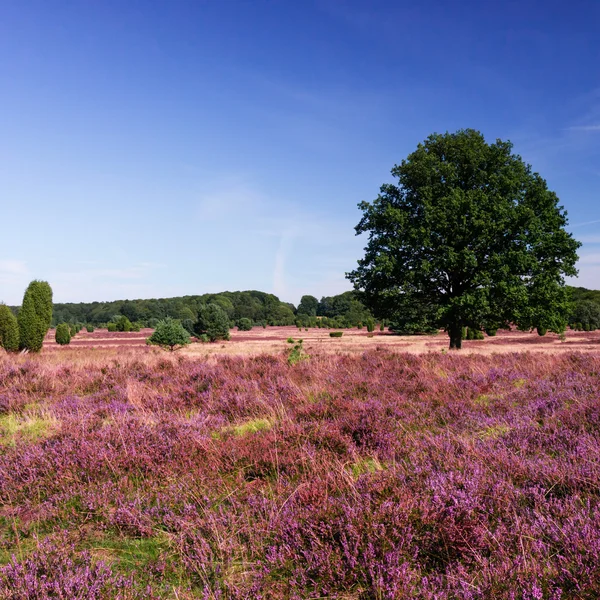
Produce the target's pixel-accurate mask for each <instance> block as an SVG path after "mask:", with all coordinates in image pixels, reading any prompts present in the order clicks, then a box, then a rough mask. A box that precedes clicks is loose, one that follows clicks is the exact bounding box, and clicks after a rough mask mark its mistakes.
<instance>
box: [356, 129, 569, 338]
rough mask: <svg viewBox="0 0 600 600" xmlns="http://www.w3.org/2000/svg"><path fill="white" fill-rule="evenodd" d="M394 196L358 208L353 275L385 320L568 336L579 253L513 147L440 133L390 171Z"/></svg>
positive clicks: (384, 192)
mask: <svg viewBox="0 0 600 600" xmlns="http://www.w3.org/2000/svg"><path fill="white" fill-rule="evenodd" d="M392 175H393V176H394V177H396V178H397V179H398V182H397V184H396V185H394V184H386V185H383V186H382V187H381V190H380V194H379V196H378V197H377V199H376V200H375V201H374V202H372V203H369V202H361V203H360V204H359V208H360V209H361V210H362V211H363V217H362V219H361V221H360V223H359V224H358V225H357V226H356V232H357V235H358V234H362V233H367V234H368V235H369V239H368V243H367V246H366V248H365V256H364V258H363V259H362V260H359V261H358V268H357V269H355V270H354V271H352V272H351V273H348V274H347V277H348V278H349V279H350V280H351V281H352V282H353V283H354V287H355V289H356V290H358V291H359V292H360V293H361V296H362V299H363V300H364V301H365V303H366V304H367V306H369V307H370V308H371V309H372V310H373V311H374V313H375V314H376V315H377V316H378V317H383V318H388V319H394V318H397V317H398V316H399V315H402V314H403V313H405V314H411V315H413V317H414V318H416V319H418V320H419V321H420V322H422V323H426V324H428V325H433V326H435V327H444V328H445V329H446V330H447V331H448V334H449V336H450V348H460V347H461V330H462V327H463V326H470V327H475V328H482V329H485V328H489V329H494V328H497V327H499V326H507V325H509V324H511V323H514V324H516V325H518V326H519V327H520V328H524V329H531V328H534V327H538V328H539V329H540V330H544V329H548V330H550V331H554V332H558V333H560V332H562V331H564V329H565V326H566V322H567V316H568V294H567V290H566V289H565V285H564V276H565V275H571V276H573V275H576V274H577V271H576V269H575V263H576V262H577V249H578V248H579V246H580V243H579V242H577V241H576V240H574V239H573V237H572V236H571V234H569V233H568V232H567V231H566V230H565V226H566V225H567V216H566V212H565V211H564V209H563V207H562V206H559V204H558V198H557V196H556V194H555V193H554V192H552V191H550V190H549V189H548V186H547V184H546V181H545V180H544V179H542V177H540V175H539V174H538V173H534V172H533V171H532V169H531V167H530V166H529V165H527V164H526V163H525V162H523V160H522V159H521V157H520V156H518V155H516V154H513V153H512V144H511V143H510V142H505V141H501V140H497V141H496V142H495V143H493V144H488V143H486V141H485V139H484V137H483V135H482V134H481V133H480V132H478V131H474V130H472V129H466V130H460V131H457V132H456V133H446V134H433V135H431V136H429V137H428V138H427V139H426V140H425V141H424V142H423V143H421V144H419V145H418V147H417V149H416V150H415V151H414V152H413V153H412V154H410V155H409V156H408V157H407V159H406V160H403V161H402V163H401V164H400V165H396V166H395V167H394V168H393V169H392Z"/></svg>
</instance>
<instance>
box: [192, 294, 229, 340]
mask: <svg viewBox="0 0 600 600" xmlns="http://www.w3.org/2000/svg"><path fill="white" fill-rule="evenodd" d="M194 333H195V334H196V335H197V336H198V337H201V336H206V337H207V338H208V340H209V341H211V342H216V341H217V340H228V339H229V318H228V317H227V313H226V312H225V310H224V309H223V308H221V306H219V305H218V304H216V303H210V304H206V305H202V306H201V307H200V310H198V317H197V319H196V323H195V325H194Z"/></svg>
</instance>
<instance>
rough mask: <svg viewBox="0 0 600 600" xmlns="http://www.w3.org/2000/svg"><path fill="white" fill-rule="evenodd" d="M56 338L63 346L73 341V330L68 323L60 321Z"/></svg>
mask: <svg viewBox="0 0 600 600" xmlns="http://www.w3.org/2000/svg"><path fill="white" fill-rule="evenodd" d="M54 339H55V340H56V343H57V344H60V345H61V346H66V345H67V344H68V343H69V342H70V341H71V330H70V328H69V326H68V325H67V324H66V323H59V324H58V325H57V326H56V332H55V333H54Z"/></svg>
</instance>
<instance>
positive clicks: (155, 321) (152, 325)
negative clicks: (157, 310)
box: [146, 317, 159, 329]
mask: <svg viewBox="0 0 600 600" xmlns="http://www.w3.org/2000/svg"><path fill="white" fill-rule="evenodd" d="M158 321H159V319H157V318H156V317H151V318H150V319H148V320H147V321H146V325H148V327H150V329H155V328H156V326H157V325H158Z"/></svg>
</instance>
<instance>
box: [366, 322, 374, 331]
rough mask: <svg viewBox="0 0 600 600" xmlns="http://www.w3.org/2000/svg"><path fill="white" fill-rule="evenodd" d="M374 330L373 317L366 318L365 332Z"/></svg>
mask: <svg viewBox="0 0 600 600" xmlns="http://www.w3.org/2000/svg"><path fill="white" fill-rule="evenodd" d="M373 331H375V322H374V321H373V319H367V332H368V333H373Z"/></svg>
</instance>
